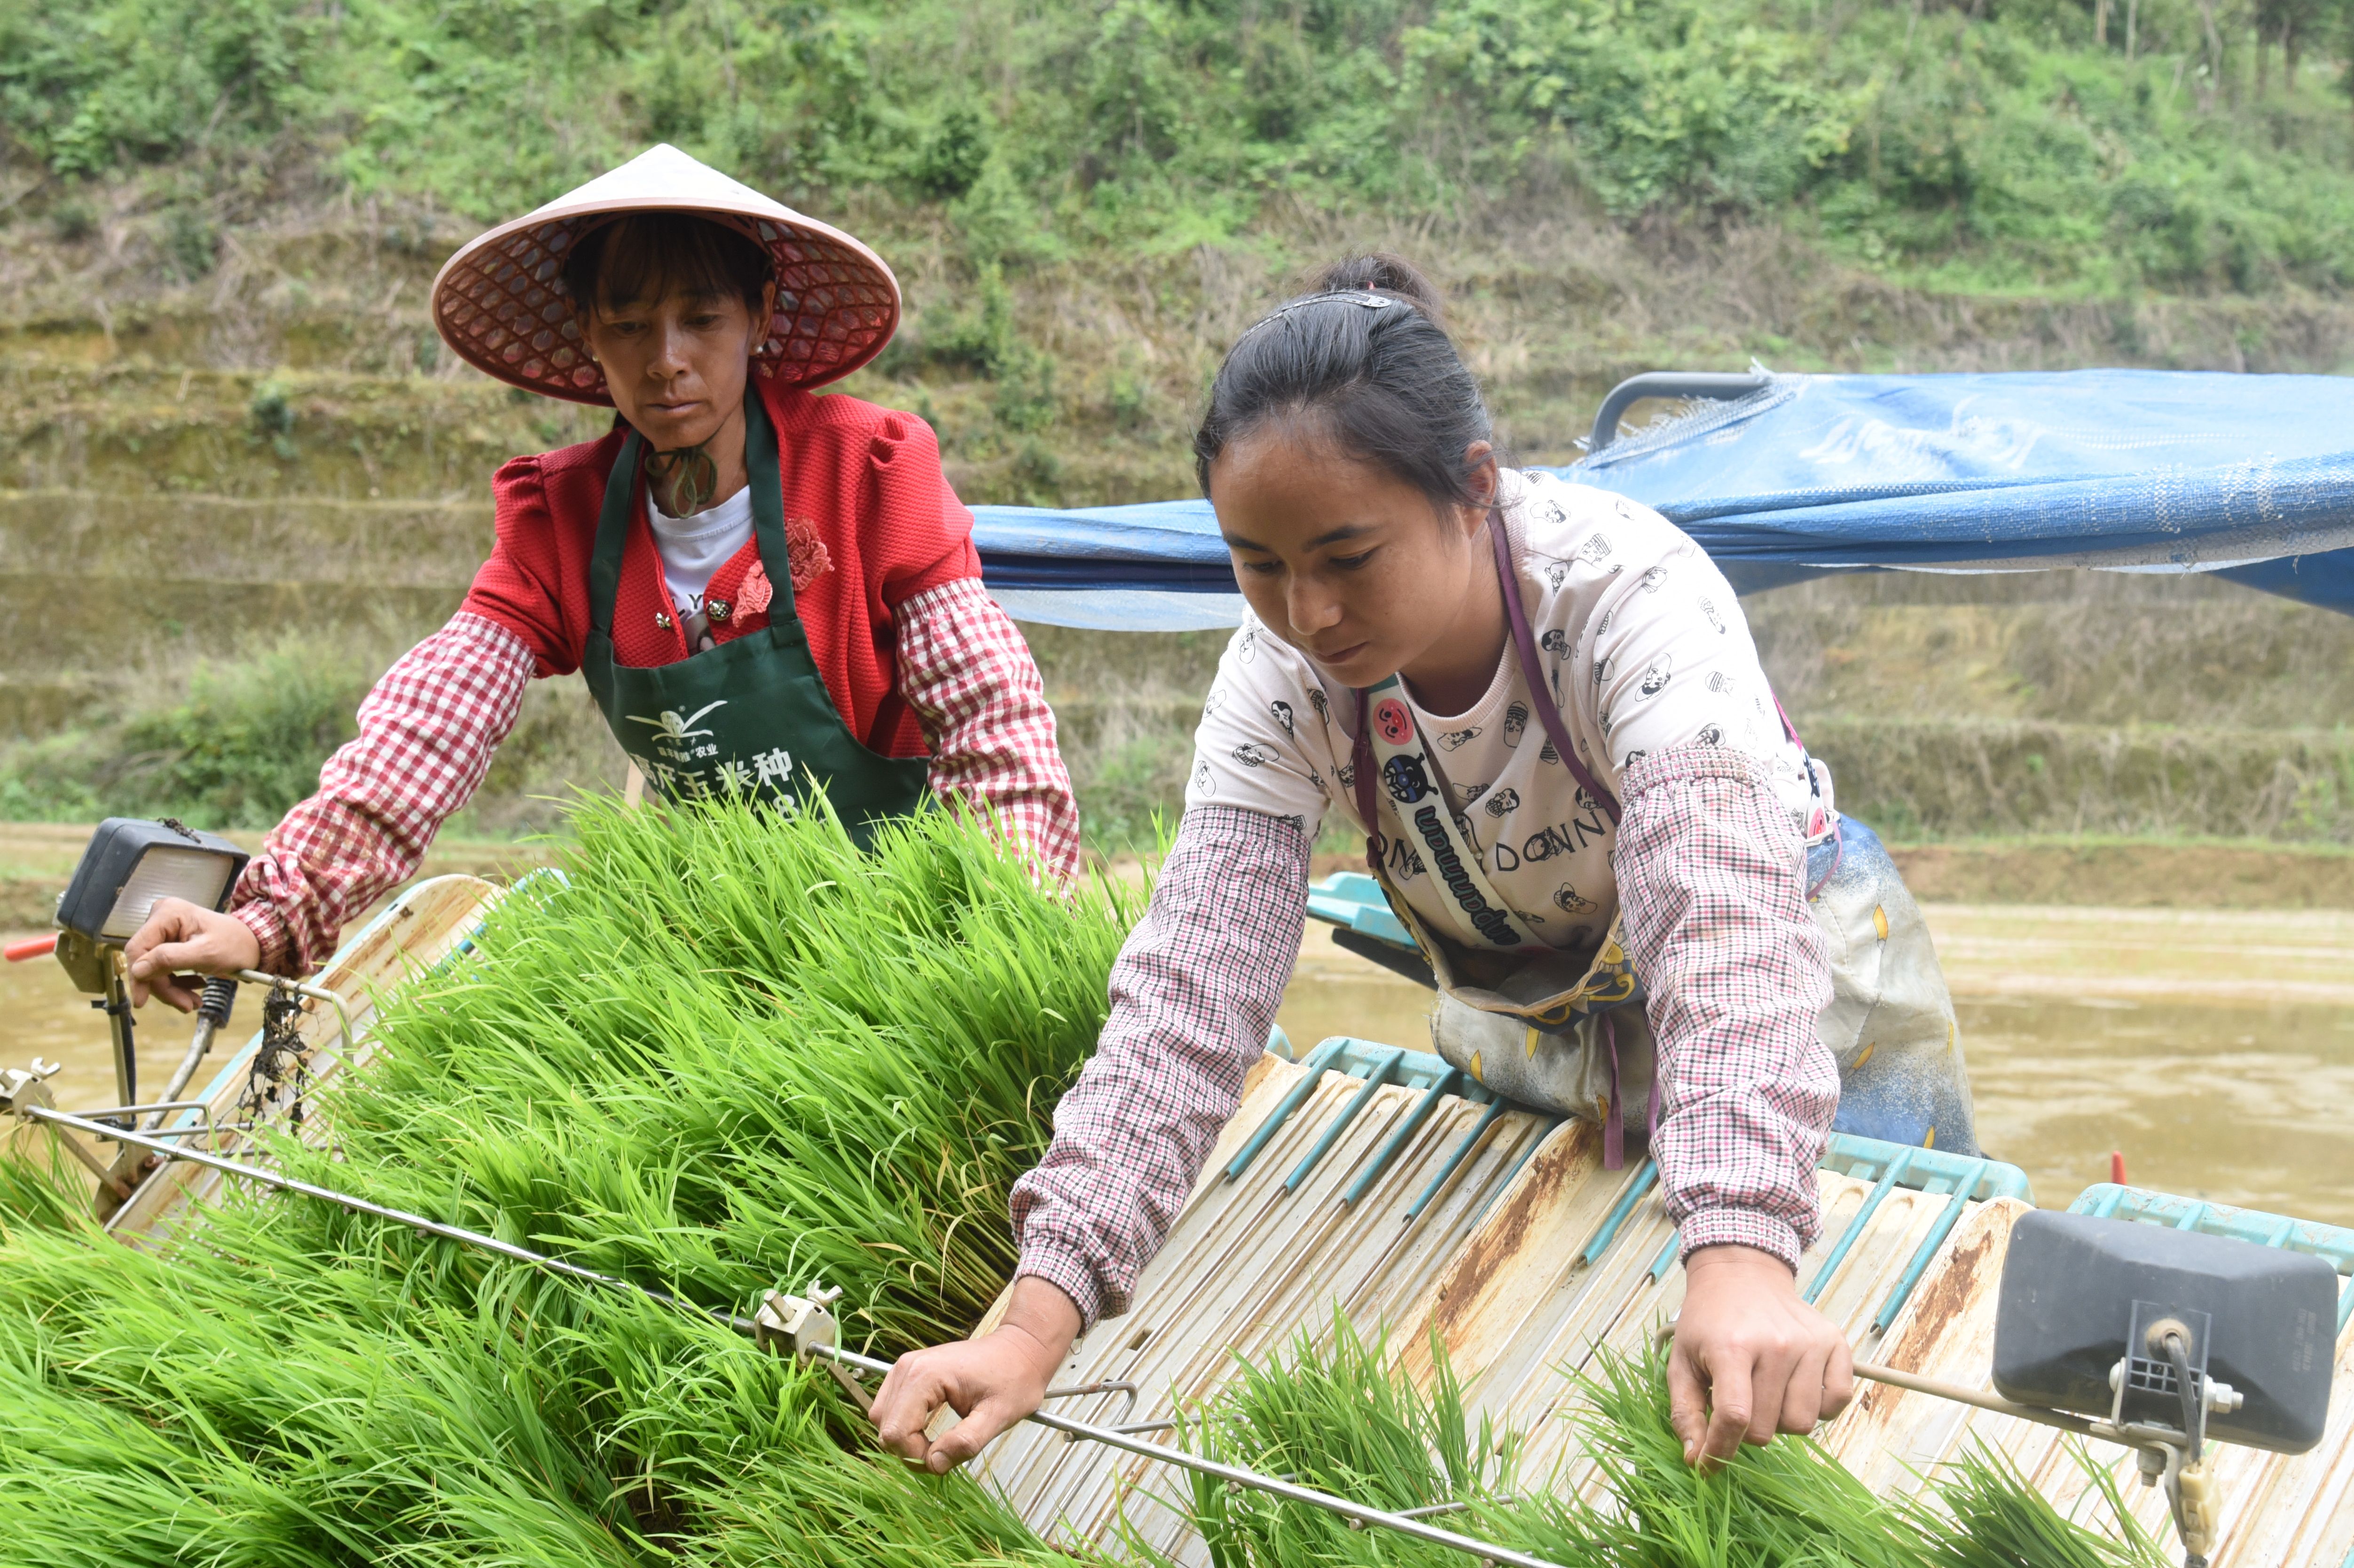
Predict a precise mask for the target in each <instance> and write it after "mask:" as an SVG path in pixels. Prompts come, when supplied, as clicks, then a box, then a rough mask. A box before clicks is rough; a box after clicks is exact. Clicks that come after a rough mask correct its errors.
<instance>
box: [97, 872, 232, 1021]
mask: <svg viewBox="0 0 2354 1568" xmlns="http://www.w3.org/2000/svg"><path fill="white" fill-rule="evenodd" d="M260 962H261V940H260V938H258V937H256V936H255V935H254V934H253V931H252V928H251V927H249V926H247V925H246V923H245V922H244V921H242V920H239V919H237V918H235V917H234V916H228V915H221V914H217V913H215V912H214V911H212V910H210V909H204V908H199V907H198V906H196V905H194V904H191V903H189V902H188V901H187V900H186V899H185V898H158V899H157V900H155V907H154V908H153V909H151V910H149V911H148V912H147V923H146V924H145V925H143V926H142V927H139V929H138V930H137V931H135V932H133V934H132V938H131V940H130V941H128V942H126V943H124V944H123V946H122V963H123V968H124V969H126V970H127V971H128V972H129V974H130V977H131V1005H132V1006H133V1007H144V1006H146V1005H147V999H148V998H149V997H151V996H154V997H160V998H161V999H162V1000H163V1001H164V1004H165V1005H166V1006H169V1007H174V1008H177V1009H178V1010H179V1011H180V1012H195V1011H196V1001H197V998H198V991H197V989H196V987H194V986H186V985H182V984H180V983H179V981H177V980H174V979H173V978H172V977H173V975H174V974H175V973H176V972H179V971H184V970H194V971H195V972H196V973H197V974H203V975H226V974H234V973H236V972H237V971H238V970H239V969H252V968H253V967H254V966H255V965H257V964H259V963H260Z"/></svg>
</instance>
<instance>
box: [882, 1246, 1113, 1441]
mask: <svg viewBox="0 0 2354 1568" xmlns="http://www.w3.org/2000/svg"><path fill="white" fill-rule="evenodd" d="M1078 1335H1079V1309H1078V1308H1077V1307H1076V1306H1074V1305H1073V1304H1072V1302H1071V1298H1069V1297H1067V1296H1066V1295H1064V1294H1063V1293H1062V1291H1061V1290H1059V1289H1057V1288H1056V1287H1054V1286H1052V1285H1049V1284H1048V1283H1047V1282H1046V1281H1044V1280H1043V1279H1041V1278H1039V1277H1037V1276H1035V1275H1024V1276H1023V1277H1021V1278H1020V1279H1017V1280H1015V1281H1014V1282H1013V1301H1012V1302H1010V1303H1009V1304H1008V1305H1007V1307H1006V1311H1005V1321H1004V1322H1003V1323H1002V1324H1000V1325H999V1326H998V1327H997V1328H996V1329H995V1330H992V1331H991V1332H990V1333H987V1334H983V1335H982V1336H981V1338H979V1339H977V1340H959V1341H958V1342H957V1343H955V1344H953V1345H937V1346H934V1347H933V1348H932V1349H930V1350H928V1351H910V1352H909V1353H908V1354H907V1355H904V1356H901V1357H900V1358H899V1360H898V1361H897V1362H896V1364H894V1365H893V1367H892V1368H891V1374H890V1375H889V1376H888V1377H886V1378H885V1379H884V1380H883V1389H882V1392H881V1393H877V1394H876V1395H875V1411H874V1415H875V1429H876V1431H877V1432H878V1433H879V1434H880V1435H881V1436H882V1439H883V1446H885V1448H888V1449H890V1450H892V1451H893V1452H894V1453H896V1454H899V1455H901V1456H903V1457H906V1458H907V1459H908V1460H909V1461H911V1462H912V1463H915V1464H919V1465H921V1466H923V1467H925V1468H926V1469H928V1470H929V1471H931V1473H932V1474H934V1475H936V1476H941V1475H946V1474H947V1473H948V1472H949V1469H950V1467H954V1466H957V1465H961V1464H963V1463H964V1462H965V1461H966V1460H967V1459H970V1458H971V1457H973V1456H974V1455H975V1454H978V1453H980V1452H981V1446H982V1445H984V1444H986V1443H987V1442H988V1441H989V1440H990V1439H991V1438H992V1437H994V1436H997V1435H998V1434H999V1433H1001V1432H1002V1431H1004V1430H1005V1429H1006V1428H1007V1427H1009V1426H1011V1425H1013V1424H1014V1423H1015V1422H1017V1421H1019V1420H1021V1419H1022V1418H1023V1416H1025V1415H1028V1414H1030V1413H1031V1412H1033V1411H1034V1410H1036V1409H1037V1408H1038V1404H1039V1401H1040V1400H1041V1399H1043V1398H1044V1396H1045V1393H1046V1384H1047V1383H1048V1381H1049V1380H1050V1379H1052V1378H1053V1377H1054V1375H1055V1368H1056V1367H1059V1366H1061V1365H1062V1364H1063V1358H1064V1357H1065V1356H1067V1355H1069V1354H1070V1353H1071V1341H1072V1340H1076V1339H1077V1338H1078ZM943 1404H945V1405H948V1406H949V1407H950V1408H951V1409H953V1410H954V1411H955V1412H956V1413H957V1414H959V1415H960V1416H962V1417H964V1419H963V1420H961V1421H960V1422H958V1423H957V1424H956V1425H954V1426H952V1427H950V1428H949V1430H948V1431H946V1432H943V1433H941V1434H940V1437H939V1441H938V1442H937V1443H936V1442H933V1441H931V1440H929V1439H928V1438H927V1437H926V1436H924V1428H925V1427H927V1426H928V1425H931V1421H932V1417H933V1416H934V1415H935V1414H938V1411H939V1408H940V1406H942V1405H943Z"/></svg>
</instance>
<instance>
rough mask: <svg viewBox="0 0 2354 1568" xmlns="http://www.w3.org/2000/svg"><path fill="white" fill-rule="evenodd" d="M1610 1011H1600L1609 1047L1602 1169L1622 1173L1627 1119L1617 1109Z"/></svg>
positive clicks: (1615, 1035)
mask: <svg viewBox="0 0 2354 1568" xmlns="http://www.w3.org/2000/svg"><path fill="white" fill-rule="evenodd" d="M1610 1013H1611V1010H1610V1009H1609V1008H1604V1009H1603V1010H1602V1038H1603V1041H1604V1043H1605V1044H1607V1045H1608V1046H1609V1047H1610V1116H1609V1119H1608V1120H1606V1121H1605V1122H1604V1123H1603V1124H1602V1169H1604V1170H1605V1171H1622V1170H1624V1169H1626V1165H1627V1118H1626V1114H1625V1113H1624V1112H1623V1111H1621V1110H1620V1109H1619V1108H1618V1026H1617V1023H1615V1022H1612V1021H1611V1017H1610Z"/></svg>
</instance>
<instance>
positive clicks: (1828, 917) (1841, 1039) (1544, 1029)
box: [1352, 517, 1978, 1169]
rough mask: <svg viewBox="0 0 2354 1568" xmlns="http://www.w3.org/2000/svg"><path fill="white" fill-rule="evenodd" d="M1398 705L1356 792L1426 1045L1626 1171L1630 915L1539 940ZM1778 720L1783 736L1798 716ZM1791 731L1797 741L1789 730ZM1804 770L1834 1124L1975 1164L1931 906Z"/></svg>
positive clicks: (1510, 612) (1595, 784) (1637, 1063)
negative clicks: (1431, 897) (1827, 973)
mask: <svg viewBox="0 0 2354 1568" xmlns="http://www.w3.org/2000/svg"><path fill="white" fill-rule="evenodd" d="M1488 534H1489V537H1490V540H1491V541H1492V543H1493V545H1494V547H1495V552H1496V572H1497V580H1498V582H1499V583H1500V586H1501V587H1502V589H1503V598H1504V606H1505V611H1506V615H1507V617H1508V619H1509V620H1510V621H1511V641H1512V645H1513V647H1514V649H1515V650H1516V651H1517V652H1518V654H1519V659H1520V664H1521V672H1522V676H1523V678H1524V679H1525V680H1526V681H1527V683H1528V686H1529V690H1530V692H1531V693H1532V694H1535V695H1536V696H1537V697H1539V698H1542V695H1543V693H1544V692H1545V691H1546V684H1545V682H1544V678H1543V673H1542V669H1541V666H1540V665H1539V662H1538V660H1537V650H1536V640H1535V638H1534V636H1533V635H1532V633H1531V631H1530V629H1529V623H1528V614H1527V611H1526V610H1525V609H1523V608H1522V604H1521V597H1520V593H1519V591H1518V583H1517V581H1516V579H1515V577H1514V574H1513V571H1512V567H1511V553H1510V549H1509V546H1507V545H1506V544H1505V542H1504V531H1503V527H1502V524H1501V521H1500V519H1497V518H1493V517H1491V518H1490V525H1489V529H1488ZM1403 695H1404V694H1403V690H1402V688H1400V687H1399V683H1398V679H1397V677H1395V676H1392V677H1390V678H1389V679H1388V680H1386V681H1384V682H1382V683H1379V684H1377V685H1374V686H1373V687H1369V688H1366V689H1364V690H1362V691H1359V692H1358V693H1357V694H1356V705H1355V706H1356V715H1355V716H1356V736H1355V753H1354V757H1353V759H1352V761H1353V766H1354V772H1355V777H1354V779H1353V780H1352V783H1353V786H1354V792H1355V795H1356V803H1357V813H1358V817H1359V819H1360V820H1361V821H1363V823H1364V824H1365V827H1366V832H1367V835H1368V836H1367V840H1366V861H1367V863H1368V866H1369V868H1370V869H1371V871H1372V872H1373V877H1374V879H1375V880H1376V881H1377V882H1378V883H1380V885H1381V887H1382V891H1383V894H1384V896H1385V897H1387V899H1388V900H1389V905H1390V907H1391V909H1392V910H1393V911H1394V913H1395V914H1396V916H1397V917H1398V920H1399V921H1400V923H1402V924H1403V925H1404V926H1405V928H1406V929H1407V930H1408V931H1410V932H1411V933H1413V935H1414V938H1415V942H1416V946H1417V947H1418V948H1420V949H1421V951H1422V954H1423V956H1424V957H1425V958H1426V959H1428V960H1429V962H1430V968H1431V973H1432V976H1433V977H1434V979H1435V980H1436V981H1437V987H1438V1005H1437V1009H1436V1010H1435V1011H1434V1012H1433V1013H1432V1015H1431V1041H1432V1044H1433V1046H1434V1048H1435V1049H1436V1050H1437V1053H1438V1054H1439V1055H1440V1056H1442V1057H1444V1058H1445V1059H1446V1060H1447V1062H1448V1063H1450V1064H1451V1065H1455V1066H1457V1067H1460V1068H1461V1069H1463V1071H1465V1072H1466V1073H1468V1074H1469V1075H1471V1077H1472V1078H1473V1079H1474V1080H1475V1081H1477V1082H1478V1083H1479V1084H1481V1085H1483V1086H1486V1087H1487V1088H1489V1089H1490V1090H1491V1091H1493V1092H1494V1093H1495V1094H1497V1095H1499V1096H1501V1097H1504V1098H1506V1099H1509V1100H1512V1101H1515V1102H1517V1103H1519V1104H1522V1105H1526V1106H1532V1107H1537V1108H1540V1109H1544V1110H1551V1111H1554V1112H1557V1113H1560V1114H1563V1115H1566V1116H1575V1117H1581V1118H1585V1119H1588V1120H1592V1121H1596V1122H1599V1123H1600V1124H1601V1125H1602V1128H1603V1159H1604V1163H1605V1164H1606V1165H1607V1166H1609V1167H1611V1168H1613V1169H1617V1167H1619V1166H1621V1165H1623V1164H1624V1163H1625V1160H1626V1152H1625V1138H1626V1131H1627V1129H1628V1127H1629V1126H1632V1127H1635V1128H1649V1125H1650V1124H1651V1122H1652V1121H1654V1120H1655V1119H1656V1117H1657V1113H1658V1097H1657V1095H1656V1094H1655V1093H1654V1068H1653V1060H1654V1050H1653V1042H1652V1038H1651V1028H1650V1022H1649V1018H1648V1017H1646V1015H1645V1013H1644V1010H1643V997H1642V990H1641V986H1640V983H1639V982H1638V980H1637V979H1636V976H1635V969H1634V965H1633V963H1632V961H1631V960H1630V959H1628V955H1627V947H1626V941H1625V931H1624V919H1625V915H1624V912H1623V910H1622V911H1621V913H1620V914H1619V916H1617V917H1616V918H1614V919H1613V920H1612V921H1611V923H1610V927H1609V929H1608V930H1607V931H1606V932H1605V933H1604V935H1603V937H1602V939H1601V941H1600V942H1599V943H1597V944H1596V946H1594V947H1591V948H1575V949H1564V948H1552V947H1548V946H1547V945H1545V944H1544V943H1543V942H1542V941H1540V940H1538V939H1537V938H1534V937H1533V936H1532V935H1531V933H1530V929H1529V927H1527V926H1526V925H1525V924H1524V923H1523V922H1522V919H1521V918H1520V916H1519V915H1518V914H1517V912H1515V911H1514V910H1512V909H1511V906H1509V905H1508V904H1506V903H1505V902H1504V900H1503V899H1502V898H1501V897H1500V896H1499V895H1497V893H1496V891H1495V889H1494V887H1493V886H1492V885H1490V883H1489V881H1488V878H1487V874H1486V871H1485V859H1484V854H1483V853H1482V851H1481V850H1480V847H1479V843H1478V840H1477V836H1476V834H1475V833H1474V832H1473V830H1472V827H1471V823H1470V821H1469V818H1468V817H1467V816H1465V815H1463V814H1462V813H1459V812H1457V811H1454V810H1451V809H1450V807H1449V805H1448V803H1447V793H1446V788H1445V784H1444V781H1443V778H1442V774H1441V770H1440V768H1439V767H1438V765H1437V762H1436V761H1435V760H1434V759H1433V758H1432V754H1431V750H1430V747H1429V746H1428V745H1427V743H1426V741H1425V740H1424V738H1423V736H1422V735H1421V733H1420V726H1417V725H1416V723H1415V720H1414V716H1413V710H1412V709H1411V708H1410V707H1409V706H1408V705H1407V704H1406V703H1405V702H1404V701H1403V700H1402V698H1403ZM1530 705H1531V706H1532V708H1534V709H1535V710H1536V713H1537V715H1538V717H1539V718H1540V719H1541V720H1542V721H1543V725H1544V728H1545V733H1546V735H1547V736H1548V737H1549V738H1550V739H1551V740H1552V742H1553V749H1554V751H1556V752H1557V753H1559V755H1560V757H1561V759H1562V762H1563V764H1564V766H1566V767H1567V768H1568V769H1569V771H1570V774H1571V776H1572V777H1573V778H1574V779H1575V780H1576V781H1577V786H1578V791H1579V799H1578V806H1579V808H1580V810H1584V811H1588V812H1598V813H1599V814H1601V815H1604V816H1606V817H1608V818H1609V820H1610V822H1611V824H1612V826H1614V827H1615V826H1617V821H1618V817H1619V809H1618V801H1617V798H1616V797H1615V796H1613V795H1612V794H1611V793H1610V791H1609V790H1608V789H1606V788H1604V787H1603V785H1602V783H1601V781H1600V780H1598V779H1596V778H1595V777H1594V776H1593V774H1592V773H1591V772H1589V771H1588V770H1587V769H1586V768H1585V766H1584V765H1583V764H1582V763H1581V762H1580V761H1579V760H1578V756H1577V751H1576V748H1575V746H1573V745H1572V744H1571V741H1570V737H1569V733H1568V729H1567V726H1564V724H1563V723H1562V718H1561V713H1560V710H1559V708H1558V707H1556V706H1555V705H1553V704H1552V703H1550V702H1545V701H1543V700H1534V701H1532V703H1531V704H1530ZM1783 724H1784V726H1785V727H1786V729H1787V728H1788V725H1789V721H1788V719H1787V716H1786V717H1785V718H1784V720H1783ZM1789 736H1790V739H1791V740H1792V741H1793V742H1796V741H1797V732H1796V731H1795V730H1789ZM1808 766H1809V767H1810V768H1812V769H1813V770H1814V771H1815V774H1816V777H1817V779H1818V784H1819V788H1820V789H1822V791H1823V793H1824V796H1825V804H1824V805H1823V807H1822V808H1821V809H1820V810H1819V811H1818V813H1817V820H1816V821H1814V822H1813V823H1812V824H1810V825H1811V826H1812V827H1813V828H1814V829H1815V832H1814V833H1813V834H1812V835H1811V836H1810V837H1809V840H1808V850H1807V873H1806V875H1807V907H1808V911H1809V913H1811V914H1812V915H1813V916H1814V917H1815V923H1816V925H1817V926H1818V927H1820V928H1821V930H1822V933H1823V937H1824V941H1825V945H1826V947H1827V948H1828V952H1829V960H1830V970H1831V1001H1830V1005H1829V1007H1827V1008H1825V1009H1824V1010H1823V1012H1822V1015H1821V1018H1820V1019H1819V1023H1818V1028H1819V1032H1820V1033H1821V1035H1822V1039H1823V1042H1824V1044H1826V1045H1827V1046H1829V1049H1830V1052H1831V1054H1832V1056H1833V1058H1834V1059H1835V1060H1836V1061H1837V1062H1838V1064H1839V1072H1840V1108H1839V1114H1838V1116H1837V1117H1836V1118H1835V1119H1834V1120H1833V1121H1832V1123H1831V1126H1832V1128H1833V1129H1834V1130H1836V1131H1840V1132H1851V1133H1856V1134H1860V1135H1861V1136H1863V1137H1867V1138H1877V1139H1886V1140H1888V1141H1890V1142H1892V1143H1901V1144H1908V1145H1915V1146H1918V1145H1928V1146H1931V1147H1934V1148H1937V1149H1945V1150H1953V1151H1954V1152H1956V1153H1961V1154H1975V1153H1976V1152H1977V1151H1978V1132H1977V1128H1976V1125H1975V1122H1974V1119H1973V1117H1972V1114H1971V1106H1970V1088H1969V1075H1968V1072H1967V1068H1966V1067H1965V1065H1964V1064H1963V1060H1962V1053H1961V1044H1960V1040H1959V1037H1958V1035H1957V1033H1956V1028H1955V1023H1954V1007H1953V1001H1952V999H1951V998H1950V997H1949V996H1948V995H1947V994H1946V981H1945V975H1944V972H1943V971H1942V970H1941V969H1939V967H1938V964H1937V955H1936V952H1935V948H1933V947H1932V946H1931V944H1930V940H1929V932H1928V927H1927V926H1926V925H1925V923H1924V922H1923V920H1922V917H1921V910H1920V906H1919V905H1917V904H1915V903H1914V899H1913V895H1912V894H1911V893H1910V892H1908V891H1907V890H1906V888H1905V886H1904V882H1903V877H1902V876H1901V875H1899V874H1898V873H1897V870H1896V866H1895V863H1894V862H1893V861H1891V860H1890V859H1889V857H1888V853H1887V851H1886V850H1885V849H1884V848H1882V845H1881V842H1880V840H1879V839H1878V837H1876V836H1875V835H1874V834H1873V833H1872V830H1871V829H1869V828H1867V827H1865V826H1864V825H1863V824H1862V823H1861V822H1858V821H1854V820H1852V819H1850V818H1844V817H1841V816H1840V814H1839V812H1838V811H1837V810H1836V809H1835V808H1834V807H1832V806H1830V805H1829V800H1828V790H1829V772H1828V770H1827V769H1825V768H1823V767H1822V765H1821V764H1820V763H1819V762H1817V761H1813V760H1811V759H1810V760H1809V764H1808ZM1377 784H1378V786H1379V787H1378V788H1376V785H1377ZM1384 801H1386V802H1387V804H1388V806H1389V807H1390V814H1391V817H1392V819H1393V820H1394V821H1395V822H1396V824H1397V826H1398V828H1399V829H1400V831H1401V832H1403V833H1404V834H1405V839H1406V842H1408V843H1410V844H1412V845H1413V846H1414V849H1415V852H1416V854H1417V855H1418V856H1419V857H1420V858H1421V861H1422V863H1423V864H1424V865H1425V866H1426V868H1427V869H1428V870H1429V872H1430V874H1431V881H1432V885H1433V886H1434V887H1436V888H1437V889H1438V890H1439V892H1440V894H1441V895H1442V897H1443V898H1444V899H1445V900H1446V905H1447V907H1446V916H1445V918H1444V920H1443V921H1432V920H1428V919H1426V918H1425V917H1424V916H1422V915H1421V914H1420V913H1418V912H1417V911H1416V910H1415V909H1414V908H1413V907H1412V906H1410V905H1408V904H1407V902H1406V900H1405V897H1404V895H1401V894H1400V893H1399V892H1398V891H1397V889H1396V888H1395V886H1394V885H1392V884H1391V882H1390V880H1389V876H1388V874H1387V873H1386V872H1385V871H1384V863H1385V861H1386V856H1387V850H1388V845H1387V842H1386V841H1385V837H1384V832H1383V828H1382V817H1381V815H1380V811H1381V807H1382V805H1383V803H1384Z"/></svg>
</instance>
